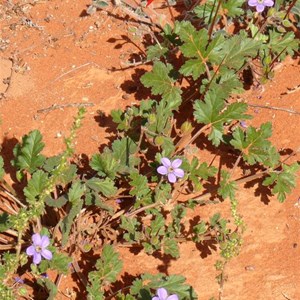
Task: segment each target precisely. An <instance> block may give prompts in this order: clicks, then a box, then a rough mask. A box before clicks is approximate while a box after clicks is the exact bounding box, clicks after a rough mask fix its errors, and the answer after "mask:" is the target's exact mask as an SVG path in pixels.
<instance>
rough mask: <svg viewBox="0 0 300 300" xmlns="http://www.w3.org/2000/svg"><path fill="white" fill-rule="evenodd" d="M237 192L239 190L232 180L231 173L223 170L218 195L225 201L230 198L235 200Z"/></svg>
mask: <svg viewBox="0 0 300 300" xmlns="http://www.w3.org/2000/svg"><path fill="white" fill-rule="evenodd" d="M236 190H237V185H236V182H235V181H233V180H230V173H229V172H227V171H225V170H222V171H221V181H220V187H219V189H218V194H219V195H220V196H222V198H223V199H226V198H227V197H229V199H230V200H234V199H235V191H236Z"/></svg>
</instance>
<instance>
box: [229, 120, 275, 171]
mask: <svg viewBox="0 0 300 300" xmlns="http://www.w3.org/2000/svg"><path fill="white" fill-rule="evenodd" d="M271 135H272V124H271V123H270V122H268V123H264V124H262V125H261V126H260V128H258V129H256V128H254V127H252V126H249V127H248V128H247V130H246V131H243V130H242V129H241V128H239V127H238V128H236V129H235V130H234V132H233V134H232V136H233V140H231V141H230V144H231V145H232V146H233V147H234V148H235V149H238V150H240V151H241V152H242V153H243V154H242V155H243V159H244V160H245V161H247V162H248V163H249V164H250V165H254V164H255V163H257V162H259V163H262V164H264V165H266V166H270V167H275V166H276V165H277V164H278V162H279V154H278V152H277V151H276V149H275V148H274V147H273V146H272V144H271V142H270V141H269V140H268V138H270V137H271Z"/></svg>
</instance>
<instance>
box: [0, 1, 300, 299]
mask: <svg viewBox="0 0 300 300" xmlns="http://www.w3.org/2000/svg"><path fill="white" fill-rule="evenodd" d="M13 2H18V1H13ZM35 2H36V4H35V5H29V4H28V5H25V6H23V7H22V10H23V13H22V12H21V11H18V10H17V11H16V12H15V13H11V14H10V15H8V14H5V13H4V14H2V15H1V12H3V11H4V12H5V8H7V7H8V1H2V4H0V26H1V31H0V39H1V40H0V49H2V51H0V93H1V92H4V91H5V90H6V88H7V84H4V83H3V84H2V79H5V78H7V77H9V76H10V74H11V67H12V62H11V60H9V58H12V57H15V61H14V63H15V64H14V66H15V67H16V68H17V71H18V72H13V76H12V80H11V84H10V87H9V89H8V91H7V95H6V98H3V99H2V100H0V113H1V115H0V117H1V131H0V134H1V136H0V142H1V144H2V155H3V156H4V157H5V158H6V159H7V160H9V159H11V157H12V154H11V153H12V149H13V147H14V145H15V143H16V142H17V141H20V139H21V137H22V136H23V135H24V134H26V133H28V132H29V131H30V130H33V129H39V130H40V131H41V133H42V134H43V137H44V141H45V143H46V147H45V150H44V153H45V154H46V155H54V154H57V153H59V152H61V151H62V150H63V149H64V144H63V137H64V136H68V133H69V129H70V126H71V124H72V121H73V117H74V115H75V114H76V112H77V108H76V107H72V106H69V107H65V108H60V109H59V108H58V109H57V107H53V105H60V106H61V105H65V104H74V103H75V104H79V103H85V104H88V103H92V104H93V106H91V107H87V114H86V117H85V119H84V122H83V127H82V128H81V129H80V131H79V133H78V139H77V141H78V142H77V146H76V152H77V153H78V154H86V155H87V156H89V157H90V156H91V155H92V154H94V153H96V152H97V151H98V148H99V146H100V145H102V144H104V143H105V142H107V141H108V138H109V137H110V136H113V135H114V134H113V131H111V130H108V128H111V126H112V122H111V121H110V119H109V118H107V116H108V115H109V113H110V111H111V110H112V109H116V108H121V109H123V108H125V107H126V106H129V105H132V104H134V103H136V102H138V101H139V100H140V99H141V93H140V91H141V90H142V89H143V88H142V86H141V84H140V83H139V81H138V78H139V75H138V74H139V71H140V70H142V69H143V67H142V66H139V67H136V68H126V65H125V63H126V61H127V60H128V59H129V58H130V57H132V56H134V57H135V58H136V59H137V60H138V59H139V54H140V53H141V51H140V50H139V47H140V48H141V49H143V47H144V46H143V44H142V32H140V31H139V29H140V28H139V24H137V23H136V22H134V20H129V19H128V18H125V19H124V17H125V16H126V15H125V14H124V13H122V11H119V10H117V11H115V12H116V13H117V18H115V17H113V16H109V15H108V14H107V13H106V12H101V11H97V12H96V13H95V14H93V15H90V16H85V15H84V14H82V12H83V11H84V10H85V9H86V8H87V6H88V5H89V4H90V3H89V1H87V0H86V1H83V0H79V1H68V0H64V1H63V0H52V1H32V2H31V3H35ZM20 3H21V2H20ZM22 3H26V1H23V2H22ZM27 3H29V1H27ZM110 11H111V10H110ZM24 17H25V18H28V19H30V20H31V21H32V22H34V23H35V24H37V25H38V26H41V27H39V29H38V28H35V27H29V26H28V25H22V18H24ZM133 28H135V29H136V30H135V32H134V33H133V30H132V29H133ZM7 40H9V42H8V43H7V44H6V43H5V41H7ZM299 72H300V66H299V63H298V60H292V59H288V60H287V61H286V62H285V63H284V64H281V65H278V66H277V70H276V74H275V77H274V78H273V79H272V80H270V81H269V82H268V83H267V84H265V85H264V86H263V87H259V88H257V89H253V88H251V89H249V90H248V91H247V92H246V93H245V94H244V95H242V96H241V97H242V98H244V99H246V100H247V101H248V103H251V104H257V105H267V106H272V107H281V108H285V109H291V110H294V111H298V112H300V101H299V97H300V90H297V89H296V90H294V91H292V92H289V89H290V88H295V87H297V86H298V85H299V84H300V76H299ZM287 92H288V93H287ZM138 94H139V96H137V95H138ZM47 108H50V109H48V110H46V111H45V110H44V109H47ZM250 110H251V113H252V114H253V115H254V118H253V120H251V121H248V122H247V124H248V125H250V124H251V125H255V126H257V125H259V124H261V123H263V122H266V121H271V122H272V124H273V128H274V134H273V137H272V141H273V142H274V144H275V145H276V147H277V148H278V149H282V150H284V149H293V150H297V149H299V148H300V136H299V125H300V123H299V120H300V114H299V113H298V114H293V113H289V112H286V111H281V110H275V109H265V108H250ZM99 111H102V112H103V113H102V115H101V117H99ZM297 159H298V160H299V156H295V157H293V158H291V159H290V160H289V162H294V161H296V160H297ZM298 183H299V181H298ZM256 188H257V186H254V187H247V188H246V189H240V191H239V193H238V196H239V203H240V207H239V210H240V212H241V214H242V215H243V217H244V219H245V222H246V224H247V231H246V233H245V235H244V243H243V246H242V249H241V254H240V255H239V256H238V257H237V258H235V259H233V260H232V261H231V262H230V263H229V265H228V267H227V269H226V274H227V281H226V282H225V285H224V291H223V299H224V300H246V299H247V300H248V299H250V300H254V299H255V300H257V299H264V300H281V299H282V300H284V299H290V300H297V299H300V288H299V286H300V240H299V236H300V235H299V234H300V203H298V198H299V195H300V188H299V186H298V187H297V188H296V189H295V190H294V191H293V192H292V194H290V195H289V196H288V199H287V200H286V202H285V203H283V204H280V203H279V202H278V201H277V200H276V199H275V198H274V197H268V198H269V200H268V201H266V200H265V198H266V197H262V196H261V195H259V194H258V193H257V190H256ZM214 209H215V208H214ZM218 210H219V211H220V212H221V213H222V214H224V215H225V216H226V215H229V209H228V207H227V206H226V205H220V206H219V207H218ZM194 213H195V214H197V213H198V214H200V215H203V213H204V212H203V211H202V209H200V208H199V209H197V210H196V211H195V212H194ZM204 217H205V216H204ZM206 217H207V216H206ZM186 221H187V222H188V220H186ZM119 251H120V253H121V257H122V259H123V260H124V262H125V265H124V272H123V274H125V273H127V275H130V276H137V275H139V274H141V273H144V272H150V273H157V272H159V271H162V272H166V274H181V275H183V276H185V277H186V278H187V282H188V283H189V284H191V285H192V286H193V287H194V288H195V290H196V292H197V293H198V295H199V299H201V300H206V299H209V297H212V296H215V297H217V296H218V288H219V286H218V284H217V283H216V281H215V276H216V271H215V270H214V267H213V265H214V263H215V261H216V260H217V259H218V254H217V253H216V252H215V251H212V253H211V254H208V255H207V256H206V257H201V253H200V252H199V250H197V249H196V248H195V246H193V245H192V244H189V243H187V244H183V245H181V257H180V259H178V260H177V261H175V260H164V258H159V257H156V258H155V257H150V256H148V255H146V254H145V253H144V252H139V253H138V254H137V255H136V254H133V253H131V252H130V251H129V249H127V248H120V249H119ZM202 256H205V255H202ZM72 278H74V277H72ZM72 278H71V277H70V276H68V277H67V278H63V279H62V282H61V285H60V290H61V291H63V292H66V291H67V289H70V288H72V287H73V288H74V295H73V298H71V299H79V298H80V297H79V296H76V291H78V290H80V289H82V286H81V285H80V284H79V285H78V286H77V287H76V285H77V283H78V281H74V280H73V279H72ZM57 299H62V300H63V299H68V298H67V297H65V296H63V294H59V296H58V297H57Z"/></svg>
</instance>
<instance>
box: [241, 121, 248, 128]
mask: <svg viewBox="0 0 300 300" xmlns="http://www.w3.org/2000/svg"><path fill="white" fill-rule="evenodd" d="M240 126H241V127H242V128H247V127H248V125H247V123H246V122H245V121H240Z"/></svg>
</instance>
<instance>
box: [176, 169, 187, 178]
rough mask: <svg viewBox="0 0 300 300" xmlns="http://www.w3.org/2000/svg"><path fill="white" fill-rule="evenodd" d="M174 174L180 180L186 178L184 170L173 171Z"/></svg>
mask: <svg viewBox="0 0 300 300" xmlns="http://www.w3.org/2000/svg"><path fill="white" fill-rule="evenodd" d="M173 174H174V175H175V176H176V177H179V178H182V177H184V171H183V170H182V169H179V168H178V169H175V170H174V171H173Z"/></svg>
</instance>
